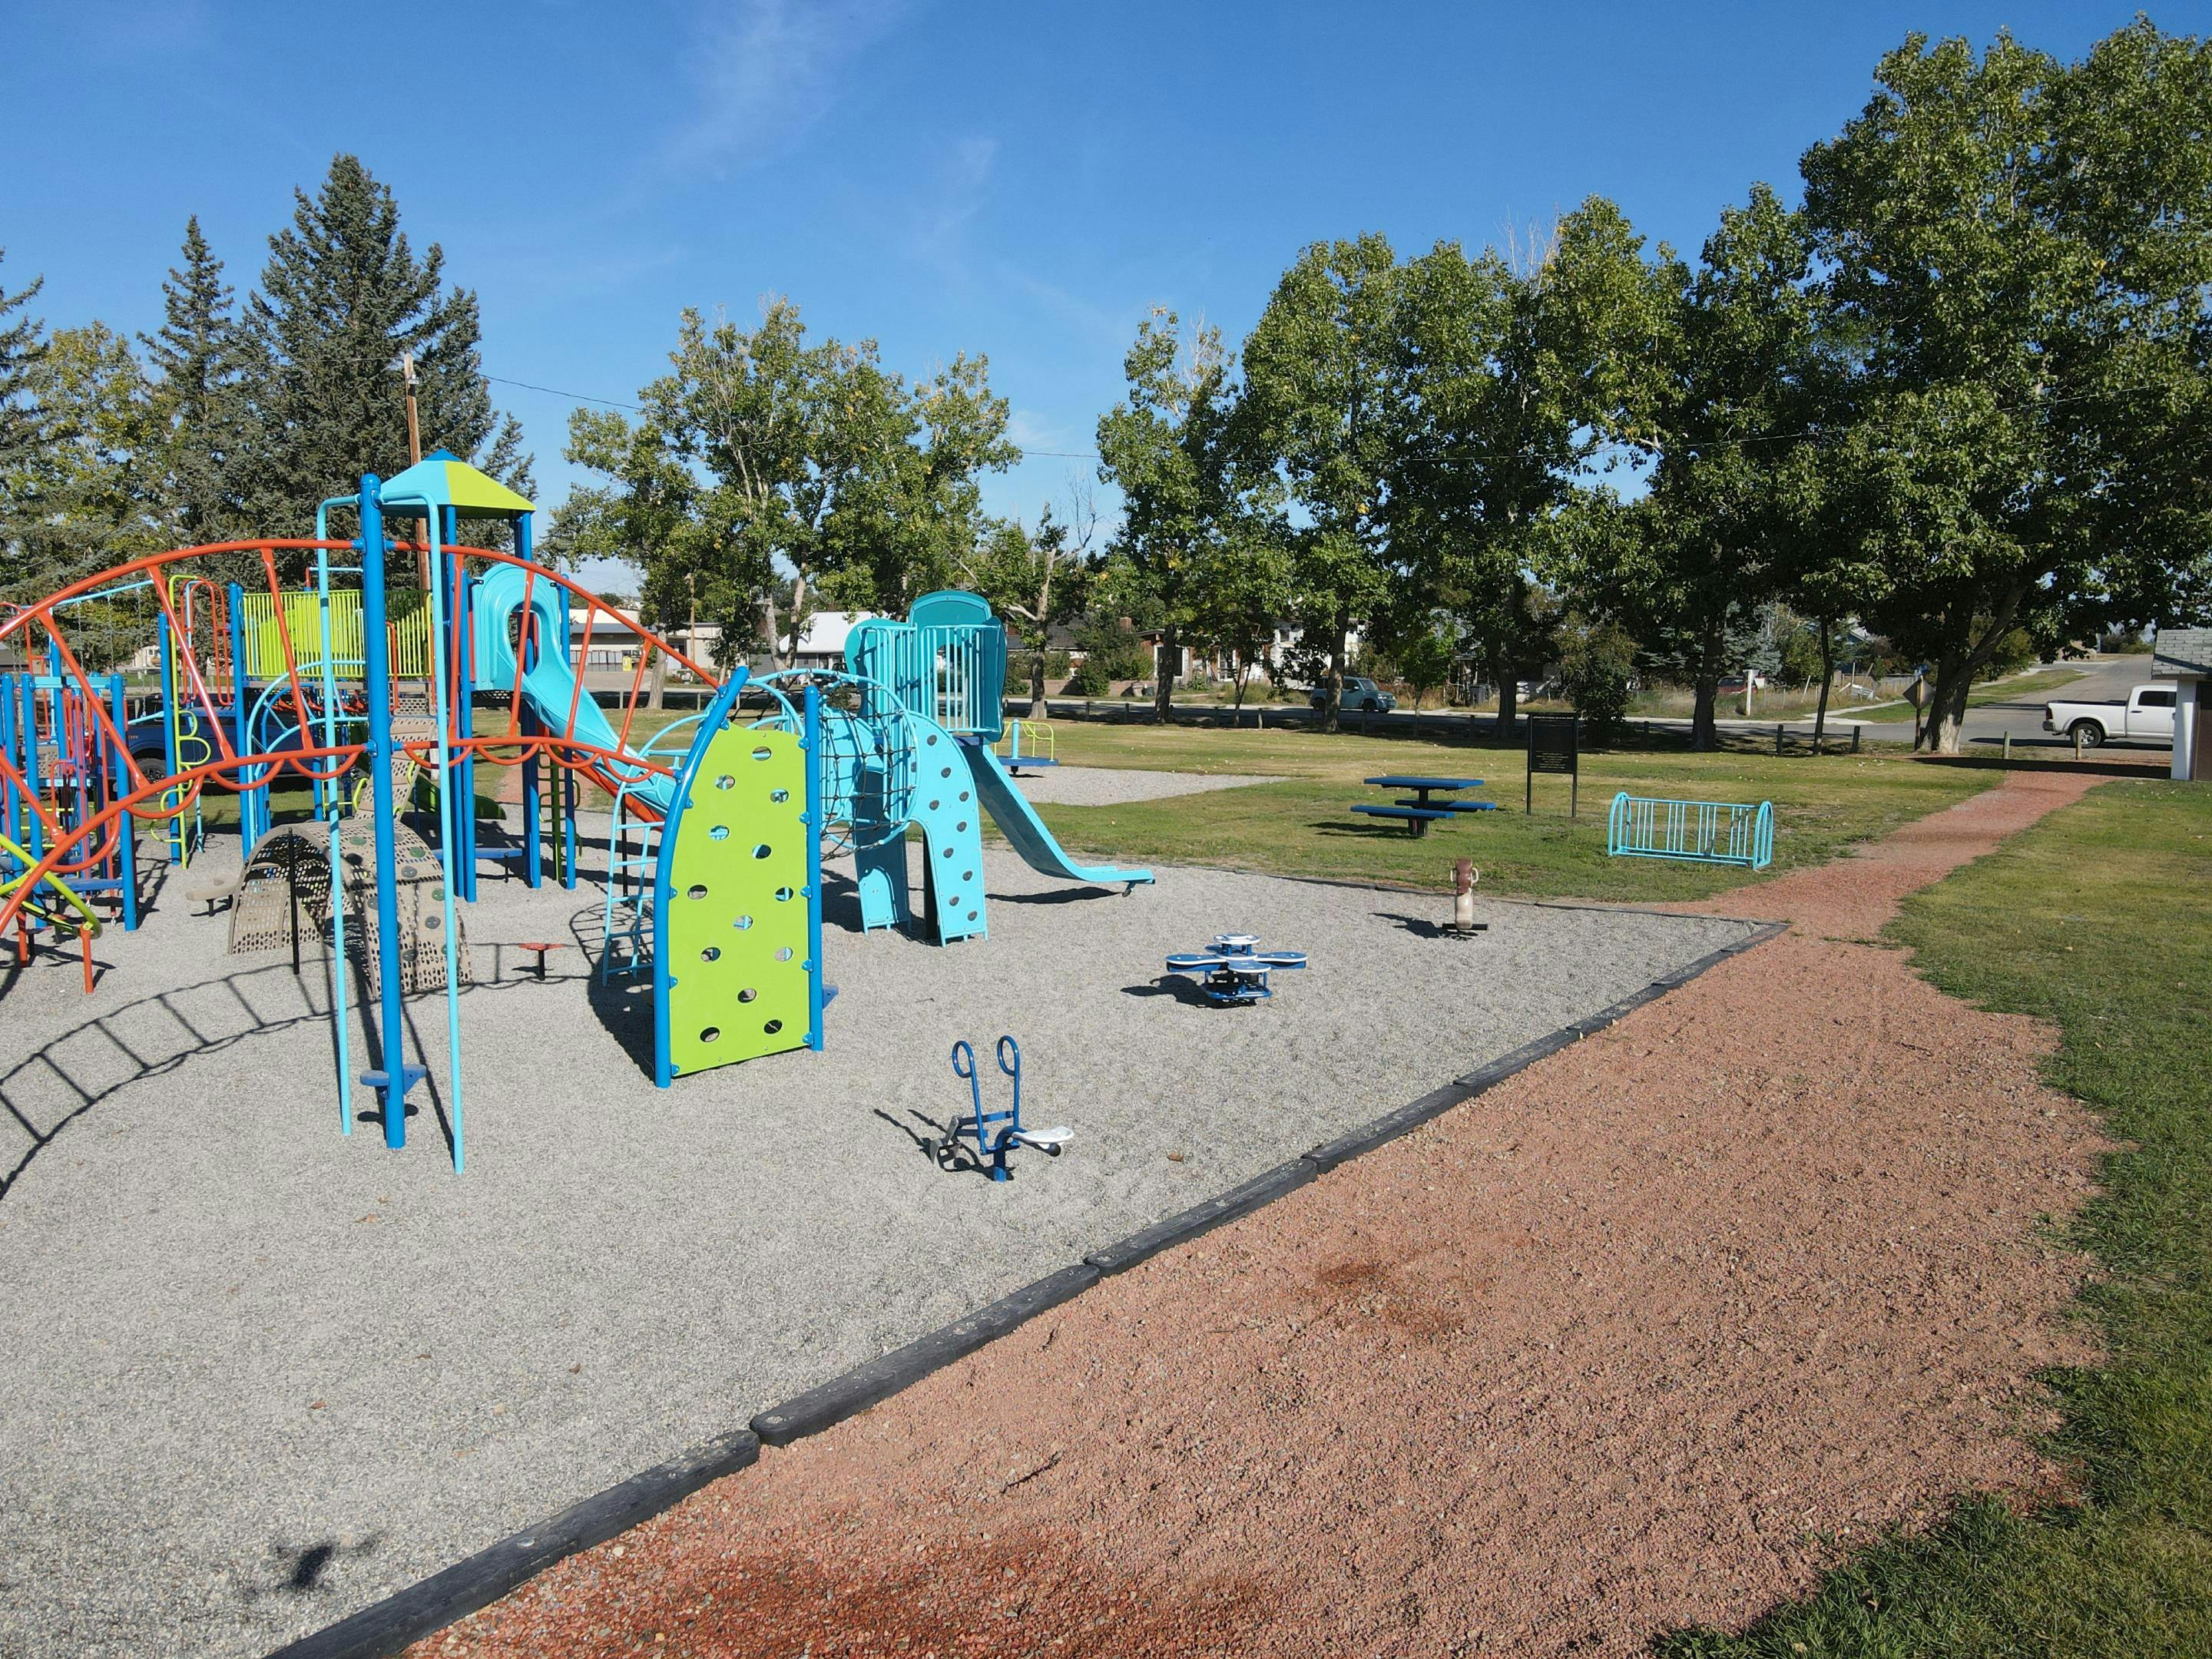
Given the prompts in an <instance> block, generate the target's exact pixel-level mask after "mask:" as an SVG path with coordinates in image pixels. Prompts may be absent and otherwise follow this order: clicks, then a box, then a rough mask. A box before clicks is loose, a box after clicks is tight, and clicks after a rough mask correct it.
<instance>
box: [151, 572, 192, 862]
mask: <svg viewBox="0 0 2212 1659" xmlns="http://www.w3.org/2000/svg"><path fill="white" fill-rule="evenodd" d="M155 580H156V581H159V580H164V578H162V577H160V576H156V577H155ZM159 625H160V629H161V633H160V635H158V637H159V638H160V640H161V750H162V755H163V757H164V758H165V759H166V760H167V762H168V766H169V775H170V776H171V777H175V776H176V775H177V659H176V647H175V644H174V643H173V641H172V640H171V639H170V637H169V636H170V634H171V632H172V630H171V629H170V626H169V613H168V612H167V611H161V613H160V616H159ZM178 806H179V811H178V812H177V813H176V815H175V816H174V817H172V818H170V820H169V859H170V861H171V862H172V863H174V864H179V865H181V864H182V863H183V862H184V860H185V815H184V812H183V811H182V807H183V802H182V801H181V800H180V801H179V803H178Z"/></svg>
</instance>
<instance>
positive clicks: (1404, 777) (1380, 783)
mask: <svg viewBox="0 0 2212 1659" xmlns="http://www.w3.org/2000/svg"><path fill="white" fill-rule="evenodd" d="M1361 781H1362V782H1364V783H1371V784H1374V785H1376V786H1377V787H1381V788H1383V789H1418V790H1419V791H1421V792H1422V793H1424V794H1425V793H1428V791H1430V790H1431V789H1480V788H1481V787H1482V782H1483V781H1482V780H1481V779H1480V778H1425V777H1419V776H1415V775H1409V774H1402V773H1397V772H1389V773H1385V774H1384V775H1383V776H1381V777H1379V778H1364V779H1362V780H1361Z"/></svg>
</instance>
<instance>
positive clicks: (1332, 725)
mask: <svg viewBox="0 0 2212 1659" xmlns="http://www.w3.org/2000/svg"><path fill="white" fill-rule="evenodd" d="M1351 631H1352V623H1351V620H1350V618H1348V617H1339V618H1338V619H1337V623H1336V627H1335V629H1334V630H1333V631H1332V632H1331V633H1330V635H1329V638H1328V679H1327V680H1325V681H1323V682H1322V706H1321V729H1322V731H1324V732H1334V731H1336V730H1338V729H1339V722H1338V720H1337V715H1338V714H1339V713H1340V712H1341V710H1342V708H1343V705H1344V670H1345V666H1346V665H1345V659H1344V636H1345V635H1346V634H1349V633H1350V632H1351Z"/></svg>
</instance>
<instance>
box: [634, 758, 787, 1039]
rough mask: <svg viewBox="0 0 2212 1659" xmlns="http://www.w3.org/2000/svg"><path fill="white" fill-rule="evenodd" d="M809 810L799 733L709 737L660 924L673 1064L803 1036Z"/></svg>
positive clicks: (680, 824)
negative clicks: (807, 808) (802, 820)
mask: <svg viewBox="0 0 2212 1659" xmlns="http://www.w3.org/2000/svg"><path fill="white" fill-rule="evenodd" d="M805 811H806V757H805V751H804V750H801V749H800V747H799V738H798V736H797V734H796V733H794V732H769V731H757V730H755V729H753V728H751V727H750V726H724V727H723V728H722V729H721V730H720V732H716V733H715V734H714V736H713V737H712V738H709V739H708V744H707V751H706V754H705V756H704V757H703V758H702V761H701V763H700V765H699V769H698V771H697V772H696V774H694V775H693V778H692V783H691V793H690V795H689V796H688V797H687V798H686V800H685V802H684V810H683V811H682V812H681V813H679V814H678V817H677V822H676V829H675V846H674V848H673V849H672V851H671V853H670V854H669V855H668V857H669V863H668V866H667V868H668V872H669V879H668V886H667V897H666V901H665V903H666V911H665V915H664V917H663V918H662V921H661V925H660V927H659V936H660V940H661V946H662V956H661V961H660V963H659V964H657V966H660V967H664V968H665V973H666V975H667V984H666V987H665V991H664V993H663V994H665V996H666V998H667V1000H668V1003H667V1008H668V1061H669V1067H670V1070H671V1073H672V1074H674V1075H678V1076H682V1075H684V1074H687V1073H692V1072H702V1071H705V1070H707V1069H708V1068H709V1067H711V1066H728V1065H732V1064H734V1063H735V1062H736V1061H738V1060H751V1059H754V1058H756V1057H757V1056H758V1055H761V1054H780V1053H781V1052H782V1051H783V1050H784V1049H787V1048H802V1047H804V1046H805V1042H806V1015H807V976H806V906H807V896H806V891H805V889H806V865H807V860H806V850H807V847H806V837H807V836H808V835H809V834H810V833H811V831H810V830H809V829H808V828H807V826H806V825H805V823H802V822H800V819H801V817H803V815H804V814H805Z"/></svg>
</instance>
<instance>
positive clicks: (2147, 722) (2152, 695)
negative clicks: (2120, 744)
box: [2043, 685, 2173, 749]
mask: <svg viewBox="0 0 2212 1659" xmlns="http://www.w3.org/2000/svg"><path fill="white" fill-rule="evenodd" d="M2043 729H2044V730H2045V731H2046V732H2058V733H2060V734H2061V735H2063V736H2065V737H2069V738H2074V739H2075V741H2076V742H2078V743H2079V744H2081V746H2082V747H2083V748H2084V749H2093V748H2095V747H2096V746H2097V745H2098V744H2100V743H2109V742H2111V741H2112V740H2113V739H2115V738H2141V739H2142V741H2143V742H2145V743H2172V741H2173V688H2172V686H2170V685H2138V686H2136V688H2135V689H2134V690H2131V691H2130V692H2129V693H2128V700H2127V701H2126V702H2046V703H2045V704H2044V705H2043Z"/></svg>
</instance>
